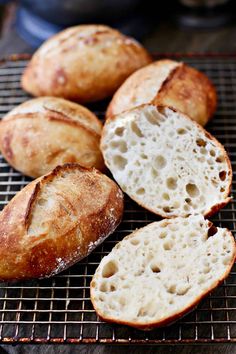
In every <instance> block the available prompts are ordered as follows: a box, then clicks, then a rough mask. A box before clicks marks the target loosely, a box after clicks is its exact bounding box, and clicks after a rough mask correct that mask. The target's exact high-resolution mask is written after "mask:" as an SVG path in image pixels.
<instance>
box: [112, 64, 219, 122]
mask: <svg viewBox="0 0 236 354" xmlns="http://www.w3.org/2000/svg"><path fill="white" fill-rule="evenodd" d="M146 103H154V104H156V105H165V106H170V107H173V108H175V109H177V110H179V111H181V112H182V113H185V114H186V115H188V116H189V117H190V118H191V119H193V120H195V121H196V122H197V123H199V124H201V125H203V126H204V125H206V124H207V122H208V121H209V119H210V118H211V117H212V115H213V114H214V112H215V110H216V103H217V96H216V90H215V88H214V86H213V84H212V83H211V81H210V80H209V79H208V78H207V77H206V75H204V74H203V73H201V72H200V71H198V70H196V69H193V68H191V67H190V66H188V65H186V64H184V63H180V62H176V61H173V60H168V59H164V60H159V61H156V62H154V63H152V64H150V65H148V66H146V67H144V68H142V69H140V70H138V71H136V72H135V73H133V74H132V75H131V76H130V77H129V78H128V79H127V80H126V81H125V82H124V83H123V85H122V86H121V87H120V88H119V89H118V91H117V92H116V93H115V95H114V97H113V99H112V100H111V102H110V105H109V107H108V109H107V117H108V116H112V115H116V114H119V113H121V112H124V111H127V110H129V109H131V108H134V107H137V106H139V105H142V104H146Z"/></svg>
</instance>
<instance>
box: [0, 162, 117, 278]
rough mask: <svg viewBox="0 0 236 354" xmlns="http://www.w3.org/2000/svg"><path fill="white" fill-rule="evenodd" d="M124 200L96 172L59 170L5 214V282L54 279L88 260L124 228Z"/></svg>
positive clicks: (1, 272) (1, 250)
mask: <svg viewBox="0 0 236 354" xmlns="http://www.w3.org/2000/svg"><path fill="white" fill-rule="evenodd" d="M122 213H123V195H122V192H121V191H120V189H119V188H118V186H117V185H116V184H115V183H114V182H113V181H112V180H111V179H109V178H108V177H106V176H105V175H103V174H101V173H100V172H98V171H97V170H95V169H85V168H82V167H80V166H79V165H76V164H71V165H64V166H59V167H57V168H55V169H54V170H53V171H52V172H51V173H49V174H48V175H46V176H43V177H40V178H38V179H36V180H35V181H33V182H31V183H30V184H29V185H27V186H26V187H25V188H24V189H23V190H21V191H20V192H18V193H17V195H16V196H15V197H14V198H13V199H12V200H11V201H10V202H9V204H8V205H7V206H6V207H5V208H4V210H3V211H2V212H1V214H0V243H1V247H0V280H2V281H9V280H15V279H29V278H42V277H48V276H51V275H54V274H57V273H58V272H61V271H62V270H64V269H66V268H67V267H69V266H71V265H72V264H74V263H75V262H77V261H79V260H80V259H82V258H83V257H85V256H87V255H88V254H89V253H90V252H91V251H92V250H93V249H94V248H95V247H96V246H97V245H98V244H100V243H101V242H102V241H103V240H104V239H105V238H106V237H107V236H108V235H109V234H110V233H112V232H113V231H114V230H115V228H116V227H117V225H118V224H119V222H120V220H121V217H122Z"/></svg>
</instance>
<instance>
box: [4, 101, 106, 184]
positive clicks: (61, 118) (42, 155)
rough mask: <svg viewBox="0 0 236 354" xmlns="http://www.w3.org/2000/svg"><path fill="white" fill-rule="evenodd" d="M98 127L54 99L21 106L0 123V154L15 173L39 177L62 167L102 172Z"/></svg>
mask: <svg viewBox="0 0 236 354" xmlns="http://www.w3.org/2000/svg"><path fill="white" fill-rule="evenodd" d="M101 130H102V123H101V122H100V121H99V119H98V118H97V117H96V116H95V115H94V114H93V113H92V112H90V111H89V110H88V109H87V108H85V107H83V106H80V105H78V104H76V103H72V102H69V101H67V100H64V99H61V98H55V97H41V98H36V99H32V100H29V101H27V102H24V103H22V104H21V105H19V106H18V107H16V108H14V109H13V110H12V111H11V112H9V113H8V114H7V115H6V116H5V117H4V118H3V120H2V121H1V122H0V150H1V152H2V155H3V156H4V157H5V159H6V160H7V161H8V163H9V164H10V165H11V166H13V167H14V168H15V169H16V170H18V171H20V172H22V173H24V174H25V175H27V176H30V177H33V178H35V177H39V176H42V175H44V174H45V173H48V172H50V171H51V170H52V169H53V168H54V167H56V166H57V165H60V164H63V163H79V164H80V165H82V166H84V167H96V168H98V169H99V170H103V169H104V162H103V157H102V154H101V151H100V147H99V143H100V136H101Z"/></svg>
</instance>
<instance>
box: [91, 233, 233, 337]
mask: <svg viewBox="0 0 236 354" xmlns="http://www.w3.org/2000/svg"><path fill="white" fill-rule="evenodd" d="M227 231H228V234H229V236H230V237H231V240H232V242H233V243H234V256H233V257H232V261H231V263H230V264H229V266H228V269H227V270H226V272H225V273H224V275H223V276H222V278H221V279H219V280H218V281H216V282H215V283H214V284H213V285H212V287H211V288H209V289H207V290H206V292H205V293H204V294H202V295H201V296H198V297H197V298H196V299H195V301H194V302H193V303H192V304H190V305H189V306H187V307H185V308H184V309H183V310H182V311H181V312H179V313H177V314H175V315H173V316H171V317H168V318H164V319H163V320H162V321H159V322H152V323H149V324H148V325H147V324H146V323H143V324H138V325H137V324H135V322H127V321H119V320H116V319H113V318H109V317H104V316H102V315H101V314H100V313H99V310H98V308H97V307H96V301H95V300H94V298H93V296H92V292H91V287H92V282H91V284H90V294H91V302H92V304H93V307H94V309H95V311H96V312H97V314H98V316H99V317H100V318H101V320H103V321H106V322H109V323H117V324H121V325H126V326H131V327H134V328H137V329H140V330H151V329H153V328H158V327H163V326H167V325H170V324H172V323H174V322H176V321H177V320H178V319H180V318H181V317H183V316H184V315H187V314H188V313H189V312H191V311H193V310H194V309H195V307H196V306H197V305H198V304H199V302H200V301H201V300H202V299H203V298H205V297H206V296H207V295H208V294H209V293H210V292H212V291H213V290H214V289H215V288H217V287H218V286H219V285H220V284H221V283H222V282H223V281H224V279H226V278H227V277H228V275H229V273H230V271H231V269H232V267H233V265H234V262H235V259H236V244H235V240H234V237H233V235H232V233H231V232H230V231H229V230H227Z"/></svg>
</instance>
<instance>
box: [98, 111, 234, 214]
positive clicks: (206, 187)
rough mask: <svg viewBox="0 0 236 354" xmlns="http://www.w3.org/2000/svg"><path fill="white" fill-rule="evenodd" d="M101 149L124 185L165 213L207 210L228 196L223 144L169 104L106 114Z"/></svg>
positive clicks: (140, 200) (217, 206) (228, 166)
mask: <svg viewBox="0 0 236 354" xmlns="http://www.w3.org/2000/svg"><path fill="white" fill-rule="evenodd" d="M101 149H102V152H103V155H104V159H105V163H106V165H107V167H108V168H109V169H110V171H111V172H112V174H113V176H114V178H115V180H116V181H117V182H118V184H119V185H120V186H121V188H122V189H123V191H124V192H126V193H127V194H128V195H129V196H130V197H131V198H132V199H134V200H135V201H136V202H137V203H138V204H140V205H142V206H143V207H144V208H146V209H148V210H150V211H152V212H154V213H156V214H158V215H161V216H163V217H176V216H187V215H190V214H203V215H205V216H207V215H208V216H209V215H211V214H213V213H215V212H216V211H217V210H219V209H220V208H221V207H223V206H224V205H225V204H227V203H228V202H229V201H230V199H231V198H230V197H229V194H230V190H231V183H232V168H231V164H230V161H229V158H228V156H227V154H226V152H225V150H224V148H223V146H222V145H221V144H220V143H219V142H218V141H217V140H216V139H215V138H213V136H211V135H210V134H209V133H208V132H207V131H205V130H204V129H203V128H202V127H201V126H200V125H198V124H197V123H196V122H194V121H192V120H191V119H189V118H188V117H187V116H185V115H184V114H182V113H179V112H177V111H175V110H173V109H171V108H167V107H161V106H158V107H156V106H154V105H143V106H140V107H137V108H135V109H133V110H130V111H127V112H125V113H121V114H120V115H117V116H115V117H113V118H111V119H108V120H107V121H106V124H105V126H104V129H103V133H102V140H101Z"/></svg>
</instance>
